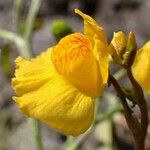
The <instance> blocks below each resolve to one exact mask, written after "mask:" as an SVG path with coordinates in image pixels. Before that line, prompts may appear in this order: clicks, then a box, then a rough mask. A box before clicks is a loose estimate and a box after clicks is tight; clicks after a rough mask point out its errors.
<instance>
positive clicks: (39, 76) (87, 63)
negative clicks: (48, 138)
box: [12, 9, 108, 136]
mask: <svg viewBox="0 0 150 150" xmlns="http://www.w3.org/2000/svg"><path fill="white" fill-rule="evenodd" d="M75 12H76V13H77V14H79V15H80V16H82V17H83V19H84V33H73V34H70V35H68V36H66V37H64V38H62V39H61V40H60V41H59V43H58V44H57V45H55V46H53V47H51V48H48V49H47V50H46V51H45V52H43V53H42V54H41V55H39V56H37V57H36V58H33V59H31V60H26V59H24V58H22V57H18V58H17V59H16V65H17V68H16V72H15V77H14V78H13V79H12V87H13V89H14V90H15V92H16V94H17V96H15V97H13V100H14V101H15V102H16V103H17V105H18V106H19V108H20V110H21V111H22V112H23V113H24V114H25V115H26V116H28V117H34V118H37V119H39V120H41V121H43V122H45V123H46V124H48V125H50V126H51V127H53V128H55V129H57V130H58V131H60V132H61V133H64V134H67V135H74V136H76V135H79V134H81V133H83V132H85V131H86V130H87V129H88V128H89V127H90V125H91V124H92V122H93V118H94V98H95V97H97V96H100V95H101V93H102V91H103V88H104V86H105V85H106V83H107V79H108V51H107V40H106V35H105V32H104V30H103V28H102V27H100V26H98V24H97V23H96V21H95V20H94V19H93V18H91V17H90V16H88V15H85V14H83V13H82V12H81V11H79V10H77V9H76V10H75Z"/></svg>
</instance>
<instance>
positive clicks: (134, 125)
mask: <svg viewBox="0 0 150 150" xmlns="http://www.w3.org/2000/svg"><path fill="white" fill-rule="evenodd" d="M109 83H110V84H112V85H113V86H114V89H115V90H116V92H117V94H118V96H119V97H120V101H121V103H122V105H123V108H124V114H125V118H126V121H127V124H128V127H129V129H130V130H131V132H132V134H133V138H134V145H135V150H144V140H145V137H144V136H143V133H142V132H143V130H142V129H141V123H140V122H139V120H138V118H137V117H136V116H135V114H134V113H133V111H132V110H131V108H130V107H129V106H128V103H127V101H126V97H125V95H124V93H123V91H122V89H121V87H120V85H119V84H118V82H117V80H116V79H115V78H114V77H113V76H112V75H109ZM141 122H142V121H141ZM144 134H145V131H144Z"/></svg>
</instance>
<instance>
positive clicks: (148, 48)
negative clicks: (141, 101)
mask: <svg viewBox="0 0 150 150" xmlns="http://www.w3.org/2000/svg"><path fill="white" fill-rule="evenodd" d="M132 73H133V76H134V78H135V79H136V80H137V81H138V83H139V84H140V85H141V86H142V88H143V89H144V90H145V91H147V92H150V41H149V42H147V43H146V44H145V45H144V46H143V47H142V48H141V49H140V50H139V51H138V52H137V54H136V57H135V61H134V63H133V66H132Z"/></svg>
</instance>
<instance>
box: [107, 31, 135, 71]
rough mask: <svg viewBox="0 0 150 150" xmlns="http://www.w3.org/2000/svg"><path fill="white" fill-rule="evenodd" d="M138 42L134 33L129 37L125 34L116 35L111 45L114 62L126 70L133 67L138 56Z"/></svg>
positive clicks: (110, 50)
mask: <svg viewBox="0 0 150 150" xmlns="http://www.w3.org/2000/svg"><path fill="white" fill-rule="evenodd" d="M136 47H137V44H136V40H135V36H134V33H133V32H130V33H129V35H128V37H127V36H126V35H125V34H124V33H123V32H121V31H120V32H117V33H114V36H113V39H112V41H111V43H110V45H109V52H110V54H111V55H112V57H113V59H114V61H115V62H116V63H118V64H120V65H122V66H123V67H124V68H128V67H130V66H131V65H132V63H133V61H134V57H135V54H136Z"/></svg>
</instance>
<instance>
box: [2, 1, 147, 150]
mask: <svg viewBox="0 0 150 150" xmlns="http://www.w3.org/2000/svg"><path fill="white" fill-rule="evenodd" d="M18 3H19V0H0V150H35V144H34V139H33V135H32V132H31V130H32V129H31V127H30V125H29V123H28V122H27V121H26V118H25V117H24V116H23V115H22V114H21V113H20V112H19V110H18V108H17V106H16V105H15V104H14V102H13V101H12V95H14V93H13V90H12V88H11V85H10V82H11V78H12V77H13V74H14V69H15V64H14V60H15V58H16V57H17V56H18V55H19V51H18V46H17V44H16V43H15V42H14V41H13V38H12V39H11V38H7V34H5V35H4V37H5V38H3V35H2V34H3V33H2V31H1V30H5V31H10V32H11V33H16V34H19V35H20V36H22V35H23V34H24V33H25V32H26V28H25V23H26V22H25V21H26V18H28V13H29V10H31V9H30V7H31V6H32V0H22V2H21V3H22V4H21V5H19V6H18V5H17V4H18ZM75 8H79V9H80V10H81V11H83V12H84V13H86V14H88V15H91V16H92V17H94V18H95V20H96V21H97V22H98V23H99V24H100V25H101V26H102V27H103V28H104V30H105V31H106V33H107V37H108V40H109V41H110V40H111V38H112V35H113V32H117V31H124V32H125V33H127V34H128V33H129V32H130V31H133V32H134V33H135V35H136V39H137V43H138V47H141V46H142V45H143V44H144V43H145V42H146V41H148V40H150V15H149V14H150V0H42V1H41V4H40V6H39V10H38V12H37V15H36V18H35V20H34V22H33V31H32V35H31V36H30V37H29V38H31V39H30V43H31V49H32V51H33V56H35V55H37V54H39V53H40V52H41V51H43V50H46V49H47V48H48V47H51V46H52V45H55V44H56V43H57V41H58V40H59V39H58V38H57V33H56V32H57V31H55V30H56V29H57V28H59V26H58V27H56V26H57V25H56V22H57V21H62V20H63V21H65V23H64V24H67V27H68V28H69V31H68V30H67V31H64V32H65V33H66V34H68V33H69V32H82V31H83V20H82V19H81V18H80V17H78V16H77V15H75V13H74V9H75ZM31 13H32V12H31ZM18 18H19V21H18V20H17V19H18ZM56 20H57V21H56ZM18 22H19V25H18ZM118 69H119V67H117V68H113V71H114V73H115V72H116V71H117V70H118ZM124 81H125V80H124V77H121V79H120V82H122V83H124ZM126 84H128V83H126ZM106 91H107V90H106ZM112 92H113V91H112V90H109V91H108V92H106V93H104V95H103V97H102V99H101V101H98V103H97V105H98V112H99V114H104V115H101V116H100V117H99V118H98V121H96V123H94V127H93V128H92V131H88V132H87V133H85V134H83V135H81V136H80V137H77V138H72V137H66V136H64V135H61V134H59V133H58V132H56V131H55V130H53V129H51V128H49V127H47V126H46V125H45V124H41V128H42V140H43V144H44V148H45V150H73V149H74V150H133V143H132V137H131V134H130V131H129V130H128V127H127V125H126V122H125V120H124V117H123V115H122V113H121V109H120V107H119V109H118V106H116V103H117V102H118V101H117V97H116V96H115V95H114V94H113V93H112ZM147 98H148V99H150V98H149V96H148V97H147ZM111 110H112V111H111ZM135 110H136V108H135ZM149 110H150V109H149ZM107 111H108V112H110V113H107V114H106V113H105V112H107ZM137 111H138V110H137ZM105 115H106V116H105ZM148 132H149V134H148V136H147V141H146V145H147V146H146V147H147V150H150V128H149V131H148ZM72 145H73V146H72ZM74 145H75V146H74Z"/></svg>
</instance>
